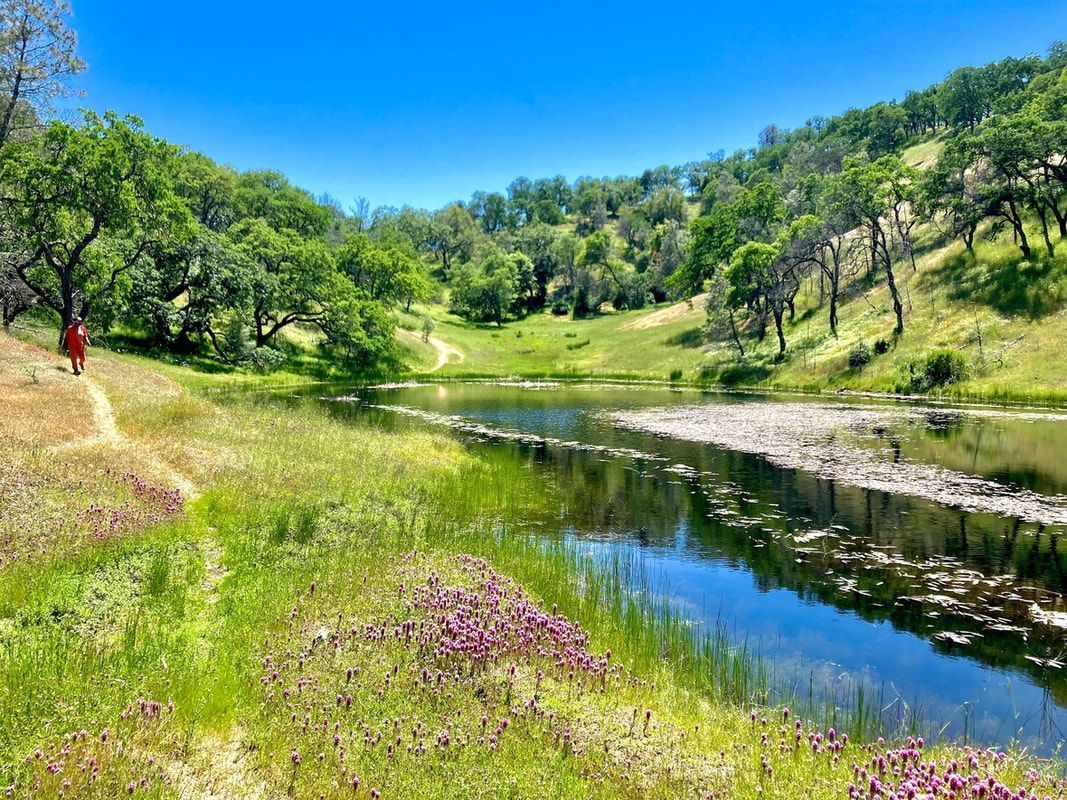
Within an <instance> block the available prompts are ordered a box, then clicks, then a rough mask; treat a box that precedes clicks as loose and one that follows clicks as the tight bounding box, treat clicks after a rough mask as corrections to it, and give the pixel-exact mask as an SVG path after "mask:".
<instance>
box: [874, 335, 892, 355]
mask: <svg viewBox="0 0 1067 800" xmlns="http://www.w3.org/2000/svg"><path fill="white" fill-rule="evenodd" d="M888 352H889V342H887V341H886V340H885V339H879V340H878V341H877V342H875V343H874V354H875V355H878V356H884V355H885V354H886V353H888Z"/></svg>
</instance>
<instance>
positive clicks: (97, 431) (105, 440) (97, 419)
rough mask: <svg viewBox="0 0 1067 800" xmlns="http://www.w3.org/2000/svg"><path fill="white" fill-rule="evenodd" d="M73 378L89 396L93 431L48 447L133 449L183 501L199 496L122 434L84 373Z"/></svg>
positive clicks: (169, 468)
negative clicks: (105, 446)
mask: <svg viewBox="0 0 1067 800" xmlns="http://www.w3.org/2000/svg"><path fill="white" fill-rule="evenodd" d="M76 380H78V381H79V383H80V384H81V385H82V386H84V387H85V391H86V393H87V394H88V395H89V402H90V404H91V406H92V412H93V428H94V432H93V433H92V434H91V435H90V436H88V437H87V438H83V439H71V440H68V441H66V442H63V443H62V444H58V445H55V446H54V447H53V448H52V449H53V450H57V451H58V450H77V449H81V448H85V447H99V446H101V445H110V446H112V447H116V448H119V449H131V450H137V452H138V455H139V456H141V457H142V458H144V459H145V460H147V461H148V462H149V463H151V464H152V465H153V466H154V467H155V468H156V469H157V471H158V472H159V473H160V474H161V475H163V476H165V477H166V480H167V482H168V483H170V484H172V485H173V486H174V487H175V488H176V489H178V491H180V492H181V493H182V497H183V498H184V499H185V501H186V502H188V501H190V500H195V499H196V498H197V497H198V496H199V494H200V492H199V490H198V489H197V488H196V485H195V484H194V483H193V482H192V481H191V480H189V478H187V477H186V476H185V475H183V474H182V473H181V472H179V471H178V470H176V469H175V468H174V467H172V466H171V465H170V464H168V463H167V462H166V461H164V460H163V459H162V458H160V457H159V455H157V454H156V453H155V452H153V451H151V450H149V449H148V448H146V447H142V446H141V445H139V444H138V443H136V442H134V441H132V440H130V439H128V438H127V437H126V436H124V435H123V433H122V431H120V430H119V428H118V425H117V424H116V423H115V409H114V408H113V407H112V405H111V401H110V400H108V399H107V394H106V393H105V392H104V390H103V389H102V388H100V384H98V383H96V381H94V380H91V379H90V378H88V377H86V376H85V374H84V373H83V374H82V375H81V377H80V378H77V379H76Z"/></svg>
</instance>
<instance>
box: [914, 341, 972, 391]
mask: <svg viewBox="0 0 1067 800" xmlns="http://www.w3.org/2000/svg"><path fill="white" fill-rule="evenodd" d="M966 374H967V359H965V358H964V357H963V354H962V353H959V352H957V351H955V350H947V349H945V350H934V351H933V352H932V353H930V354H929V355H927V356H926V363H925V364H924V366H923V383H924V384H925V386H926V388H928V389H929V388H932V387H934V386H946V385H948V384H950V383H956V382H957V381H961V380H963V378H964V376H965V375H966Z"/></svg>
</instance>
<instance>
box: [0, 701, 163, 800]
mask: <svg viewBox="0 0 1067 800" xmlns="http://www.w3.org/2000/svg"><path fill="white" fill-rule="evenodd" d="M173 710H174V704H173V703H161V702H159V701H158V700H147V699H143V698H142V699H138V700H137V701H136V702H134V703H131V704H130V705H129V706H128V707H127V708H126V709H125V710H124V711H123V712H122V714H121V717H120V719H119V722H118V723H117V724H116V725H115V728H114V729H112V728H104V729H102V730H101V731H100V732H99V733H90V732H89V731H87V730H85V729H82V730H79V731H72V732H71V733H67V734H65V735H64V736H62V737H60V738H59V739H56V740H54V741H52V742H49V743H48V744H46V745H44V746H43V747H40V748H38V749H37V750H35V751H34V752H33V753H31V754H30V755H28V756H26V759H25V763H26V766H27V772H26V779H25V780H20V781H18V782H16V783H13V784H11V785H9V786H8V787H7V788H6V789H5V790H4V796H5V797H57V798H73V797H79V796H83V795H92V796H122V795H126V796H131V795H140V796H146V795H153V794H158V793H159V790H160V789H162V788H165V787H169V786H170V785H171V778H170V776H169V775H168V774H167V773H166V771H165V770H163V769H162V768H161V767H160V766H159V765H157V764H156V760H155V757H154V756H152V755H147V756H145V755H142V754H140V753H135V752H134V750H133V748H132V747H131V745H132V740H133V739H135V738H136V737H138V736H139V735H141V734H145V733H148V734H151V733H152V732H154V731H158V726H159V725H160V724H161V723H162V722H163V721H164V718H165V717H167V716H169V715H170V713H171V712H173ZM131 768H132V769H131ZM131 771H132V772H135V773H136V776H135V777H133V778H132V779H131V778H130V777H129V775H130V773H131Z"/></svg>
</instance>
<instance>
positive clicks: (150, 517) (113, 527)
mask: <svg viewBox="0 0 1067 800" xmlns="http://www.w3.org/2000/svg"><path fill="white" fill-rule="evenodd" d="M107 474H108V475H109V476H111V477H112V478H113V479H114V480H115V481H116V482H117V483H119V484H122V485H123V486H126V487H127V488H129V489H130V491H131V492H132V494H133V499H132V500H127V501H126V502H124V503H123V504H122V505H120V506H118V507H112V506H106V505H103V504H101V503H91V504H90V505H89V507H88V508H87V509H86V510H85V511H83V512H82V514H81V518H82V520H83V521H84V522H85V524H86V526H87V527H88V529H89V532H90V535H91V536H92V537H93V538H94V539H111V538H114V537H115V536H117V535H119V534H120V533H122V532H123V531H125V530H130V529H136V528H143V527H146V526H148V525H153V524H155V523H158V522H162V521H164V520H165V519H167V518H168V517H172V516H174V515H175V514H178V513H180V512H181V510H182V507H183V505H184V502H185V501H184V499H183V498H182V493H181V491H179V490H178V489H166V488H163V487H160V486H152V485H150V484H148V483H147V482H146V481H145V480H144V479H143V478H141V477H140V476H139V475H136V474H134V473H132V472H123V473H118V472H114V471H112V470H111V468H108V469H107Z"/></svg>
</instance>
